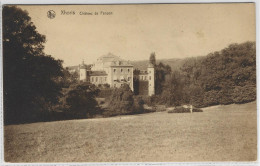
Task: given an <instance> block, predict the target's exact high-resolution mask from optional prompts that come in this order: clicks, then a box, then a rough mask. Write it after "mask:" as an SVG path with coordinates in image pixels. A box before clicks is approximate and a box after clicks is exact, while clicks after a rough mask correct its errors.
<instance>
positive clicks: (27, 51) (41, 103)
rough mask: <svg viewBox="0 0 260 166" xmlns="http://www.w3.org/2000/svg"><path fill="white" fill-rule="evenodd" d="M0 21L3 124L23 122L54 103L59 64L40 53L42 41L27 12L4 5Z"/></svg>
mask: <svg viewBox="0 0 260 166" xmlns="http://www.w3.org/2000/svg"><path fill="white" fill-rule="evenodd" d="M2 18H3V77H4V81H3V86H4V115H5V120H6V122H7V121H8V122H9V123H12V122H15V121H23V120H25V121H26V119H27V120H28V119H33V118H35V116H36V114H37V113H36V112H37V111H46V110H49V109H50V105H51V104H54V103H56V102H57V101H58V97H59V95H60V90H61V86H60V85H59V81H58V78H59V77H61V76H62V75H63V68H62V61H61V60H55V59H54V58H53V57H51V56H50V55H46V54H45V53H44V43H45V42H46V37H45V36H44V35H41V34H40V33H39V32H38V31H37V29H36V27H35V25H34V24H33V22H32V21H31V18H30V16H29V15H28V12H26V11H23V10H22V9H20V8H17V7H16V6H9V5H6V6H4V7H3V17H2ZM36 110H37V111H36Z"/></svg>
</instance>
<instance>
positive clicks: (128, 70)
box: [114, 69, 131, 73]
mask: <svg viewBox="0 0 260 166" xmlns="http://www.w3.org/2000/svg"><path fill="white" fill-rule="evenodd" d="M116 71H117V69H114V73H116ZM124 71H127V72H128V73H130V71H131V69H127V70H126V69H125V70H124V69H120V72H121V73H123V72H124Z"/></svg>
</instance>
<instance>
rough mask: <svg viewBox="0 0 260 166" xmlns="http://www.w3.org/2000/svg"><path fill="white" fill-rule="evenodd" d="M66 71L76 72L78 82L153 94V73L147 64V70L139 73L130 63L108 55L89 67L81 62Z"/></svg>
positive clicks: (152, 69)
mask: <svg viewBox="0 0 260 166" xmlns="http://www.w3.org/2000/svg"><path fill="white" fill-rule="evenodd" d="M68 70H69V71H70V72H78V75H79V81H82V82H89V83H92V84H94V85H96V86H100V85H108V86H109V87H110V88H119V87H120V86H121V85H122V84H128V85H129V87H130V88H131V90H132V91H136V92H137V91H138V93H139V92H140V94H142V95H149V96H151V95H154V94H155V85H154V84H155V83H154V81H155V76H154V74H155V71H154V66H153V65H152V64H147V70H142V71H139V70H138V69H135V68H134V66H133V65H132V64H131V63H130V61H127V60H124V59H121V58H120V57H118V56H115V55H113V54H111V53H109V54H107V55H103V56H101V57H99V58H98V59H97V60H96V62H94V63H93V64H91V65H86V64H84V61H83V62H82V64H80V65H78V66H71V67H68ZM139 85H142V86H141V87H139Z"/></svg>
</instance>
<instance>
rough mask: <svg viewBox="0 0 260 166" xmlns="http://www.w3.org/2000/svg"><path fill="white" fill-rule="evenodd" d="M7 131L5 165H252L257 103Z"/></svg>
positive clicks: (42, 124) (61, 123) (45, 125)
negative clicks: (115, 163)
mask: <svg viewBox="0 0 260 166" xmlns="http://www.w3.org/2000/svg"><path fill="white" fill-rule="evenodd" d="M203 111H204V112H201V113H193V114H190V113H185V114H168V113H167V112H159V113H149V114H143V115H129V116H120V117H113V118H100V119H86V120H69V121H59V122H45V123H34V124H23V125H10V126H5V127H4V137H5V149H4V151H5V153H4V155H5V161H6V162H116V161H126V162H127V161H129V162H130V161H132V162H134V161H139V162H141V161H150V162H153V161H252V160H256V157H257V155H256V153H257V129H256V128H257V116H256V103H255V102H253V103H248V104H243V105H235V104H233V105H228V106H214V107H208V108H205V109H203Z"/></svg>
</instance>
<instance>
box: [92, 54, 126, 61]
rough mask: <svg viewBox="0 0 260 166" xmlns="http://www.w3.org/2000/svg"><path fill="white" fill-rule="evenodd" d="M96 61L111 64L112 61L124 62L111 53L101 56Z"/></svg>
mask: <svg viewBox="0 0 260 166" xmlns="http://www.w3.org/2000/svg"><path fill="white" fill-rule="evenodd" d="M97 61H99V62H100V61H102V62H113V61H124V60H123V59H121V58H120V57H118V56H116V55H114V54H112V53H108V54H106V55H103V56H101V57H99V58H98V59H97Z"/></svg>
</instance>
